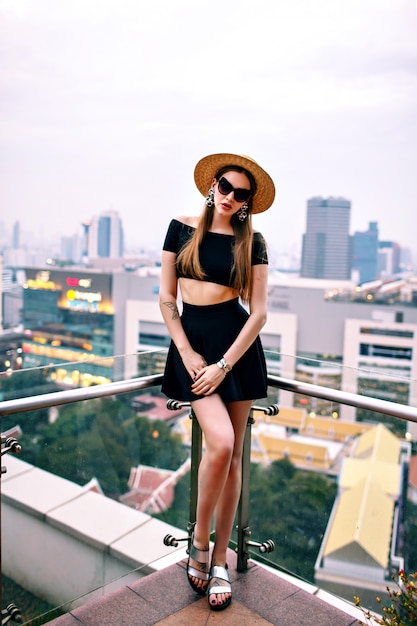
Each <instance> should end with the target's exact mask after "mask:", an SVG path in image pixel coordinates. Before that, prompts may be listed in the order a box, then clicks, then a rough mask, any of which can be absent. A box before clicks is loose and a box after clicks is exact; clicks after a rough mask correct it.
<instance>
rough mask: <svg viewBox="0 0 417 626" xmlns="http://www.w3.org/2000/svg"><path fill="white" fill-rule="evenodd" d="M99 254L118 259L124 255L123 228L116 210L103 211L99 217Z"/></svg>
mask: <svg viewBox="0 0 417 626" xmlns="http://www.w3.org/2000/svg"><path fill="white" fill-rule="evenodd" d="M97 254H98V256H99V257H110V258H112V259H116V258H119V257H122V256H123V228H122V222H121V220H120V217H119V215H118V214H117V213H116V212H115V211H109V212H108V213H103V214H102V215H100V217H99V218H98V237H97Z"/></svg>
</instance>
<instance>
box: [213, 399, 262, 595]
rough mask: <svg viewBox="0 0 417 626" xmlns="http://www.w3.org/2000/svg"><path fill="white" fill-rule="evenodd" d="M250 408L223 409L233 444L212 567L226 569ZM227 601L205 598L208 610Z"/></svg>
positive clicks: (246, 404) (234, 405)
mask: <svg viewBox="0 0 417 626" xmlns="http://www.w3.org/2000/svg"><path fill="white" fill-rule="evenodd" d="M251 405H252V402H251V401H242V402H233V403H230V404H229V405H228V406H227V408H228V412H229V417H230V420H231V423H232V426H233V429H234V433H235V443H234V448H233V454H232V459H231V463H230V466H229V473H228V476H227V480H226V482H225V485H224V488H223V490H222V493H221V494H220V496H219V499H218V501H217V506H216V543H215V546H214V550H213V555H212V564H213V565H221V566H223V567H225V566H226V552H227V548H228V545H229V541H230V536H231V534H232V530H233V522H234V520H235V515H236V509H237V506H238V503H239V498H240V492H241V485H242V451H243V443H244V438H245V432H246V426H247V421H248V416H249V411H250V408H251ZM214 584H219V585H221V584H222V581H221V580H219V581H214ZM229 597H230V594H229V593H220V594H209V602H210V605H211V606H216V605H217V604H219V605H222V604H224V603H225V602H226V601H227V600H228V599H229Z"/></svg>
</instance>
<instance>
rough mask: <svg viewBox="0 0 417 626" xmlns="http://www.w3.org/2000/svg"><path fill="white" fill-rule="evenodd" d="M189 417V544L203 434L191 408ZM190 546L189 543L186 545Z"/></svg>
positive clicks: (194, 514) (195, 505) (195, 509)
mask: <svg viewBox="0 0 417 626" xmlns="http://www.w3.org/2000/svg"><path fill="white" fill-rule="evenodd" d="M190 418H191V420H192V426H191V472H190V512H189V520H190V524H189V528H188V534H189V537H190V540H189V544H190V542H191V532H192V528H193V526H194V524H195V521H196V519H197V498H198V468H199V465H200V461H201V455H202V449H203V435H202V432H201V428H200V424H199V423H198V420H197V418H196V416H195V413H194V411H193V410H191V415H190ZM188 547H190V545H189V546H188Z"/></svg>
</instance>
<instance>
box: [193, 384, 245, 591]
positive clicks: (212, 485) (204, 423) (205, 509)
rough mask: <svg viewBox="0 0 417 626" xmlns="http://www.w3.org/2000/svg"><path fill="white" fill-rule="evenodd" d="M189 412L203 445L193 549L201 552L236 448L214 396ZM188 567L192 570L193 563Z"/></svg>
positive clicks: (229, 425) (225, 415) (227, 418)
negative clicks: (197, 427)
mask: <svg viewBox="0 0 417 626" xmlns="http://www.w3.org/2000/svg"><path fill="white" fill-rule="evenodd" d="M192 408H193V410H194V412H195V415H196V417H197V420H198V422H199V424H200V427H201V430H202V431H203V434H204V443H205V450H204V454H203V457H202V459H201V462H200V467H199V471H198V501H197V515H196V525H195V528H194V545H195V547H196V548H198V549H200V550H204V549H206V548H207V547H208V543H209V539H210V531H211V524H212V519H213V515H214V511H215V508H216V505H217V502H218V500H219V498H220V496H221V494H222V492H223V489H224V487H225V485H226V482H227V479H228V476H229V471H230V464H231V461H232V457H233V450H234V447H235V432H234V428H233V424H232V421H231V418H230V415H229V413H228V410H227V408H226V406H225V404H224V403H223V401H222V400H221V398H220V396H218V395H217V394H212V395H210V396H207V397H206V398H202V399H200V400H198V401H196V402H193V403H192ZM232 523H233V522H232ZM191 565H192V566H193V563H191ZM192 580H193V582H194V584H195V585H202V582H201V581H199V580H198V579H196V578H192ZM205 586H206V585H205Z"/></svg>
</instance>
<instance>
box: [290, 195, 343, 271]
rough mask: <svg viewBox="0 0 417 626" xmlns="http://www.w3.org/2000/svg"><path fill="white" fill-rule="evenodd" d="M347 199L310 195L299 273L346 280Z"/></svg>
mask: <svg viewBox="0 0 417 626" xmlns="http://www.w3.org/2000/svg"><path fill="white" fill-rule="evenodd" d="M349 228H350V200H346V199H345V198H333V197H330V198H321V197H317V198H310V200H308V202H307V228H306V232H305V234H304V235H303V250H302V260H301V276H302V277H304V278H331V279H335V280H349V279H350V275H351V258H352V253H351V237H350V235H349Z"/></svg>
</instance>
